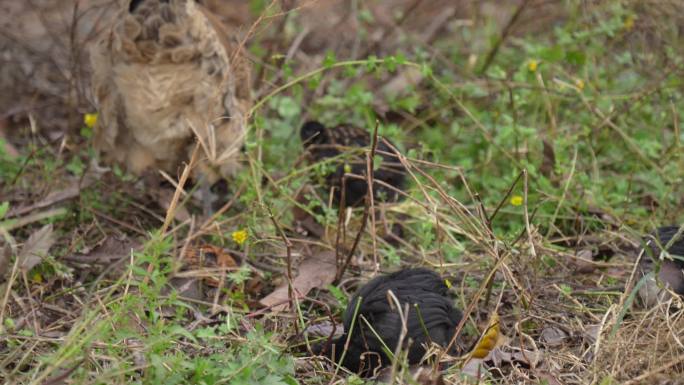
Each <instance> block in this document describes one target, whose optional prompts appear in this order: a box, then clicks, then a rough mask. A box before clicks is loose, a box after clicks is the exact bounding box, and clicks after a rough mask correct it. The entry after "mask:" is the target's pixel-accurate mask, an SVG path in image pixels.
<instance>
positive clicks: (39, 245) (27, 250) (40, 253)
mask: <svg viewBox="0 0 684 385" xmlns="http://www.w3.org/2000/svg"><path fill="white" fill-rule="evenodd" d="M54 243H55V237H54V234H53V230H52V224H49V225H45V226H43V227H42V228H41V229H40V230H38V231H36V232H35V233H33V234H31V236H30V237H29V238H28V239H27V240H26V242H25V243H24V247H23V248H22V249H21V252H19V255H18V256H17V258H18V260H19V267H20V268H21V269H22V270H23V271H24V272H27V271H29V270H31V269H33V268H34V267H35V266H36V265H37V264H39V263H40V262H42V261H43V259H44V258H45V256H46V255H47V253H48V251H49V250H50V247H52V244H54Z"/></svg>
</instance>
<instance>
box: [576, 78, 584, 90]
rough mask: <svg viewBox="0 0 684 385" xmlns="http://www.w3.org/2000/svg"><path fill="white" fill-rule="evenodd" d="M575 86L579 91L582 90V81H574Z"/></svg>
mask: <svg viewBox="0 0 684 385" xmlns="http://www.w3.org/2000/svg"><path fill="white" fill-rule="evenodd" d="M575 86H576V87H577V88H579V90H580V91H582V90H583V89H584V80H582V79H576V80H575Z"/></svg>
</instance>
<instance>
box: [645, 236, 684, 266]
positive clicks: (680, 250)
mask: <svg viewBox="0 0 684 385" xmlns="http://www.w3.org/2000/svg"><path fill="white" fill-rule="evenodd" d="M678 232H679V226H663V227H659V228H657V229H656V230H655V231H654V232H653V233H652V234H651V235H649V236H648V237H647V240H649V241H650V242H649V245H650V246H651V249H652V251H653V253H654V256H655V257H657V256H658V255H659V254H660V251H661V247H666V246H667V244H668V243H670V241H671V240H672V238H674V236H675V235H677V233H678ZM667 252H668V253H670V254H672V255H676V256H679V257H684V231H682V233H681V234H680V235H679V237H678V238H677V239H675V240H674V242H672V245H670V247H668V248H667ZM673 260H674V261H676V263H677V264H678V265H679V266H681V267H682V268H684V261H682V260H681V259H676V258H675V259H673Z"/></svg>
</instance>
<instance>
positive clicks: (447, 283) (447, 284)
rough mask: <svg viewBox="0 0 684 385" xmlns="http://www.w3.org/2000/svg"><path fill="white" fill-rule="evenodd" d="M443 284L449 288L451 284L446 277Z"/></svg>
mask: <svg viewBox="0 0 684 385" xmlns="http://www.w3.org/2000/svg"><path fill="white" fill-rule="evenodd" d="M444 284H445V285H446V287H447V289H451V286H452V284H451V281H449V280H448V279H445V280H444Z"/></svg>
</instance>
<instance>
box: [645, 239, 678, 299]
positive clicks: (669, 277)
mask: <svg viewBox="0 0 684 385" xmlns="http://www.w3.org/2000/svg"><path fill="white" fill-rule="evenodd" d="M678 232H679V226H663V227H659V228H657V229H656V230H655V231H653V232H652V233H651V234H650V235H648V236H647V237H646V240H647V245H648V247H649V248H650V252H651V253H647V255H644V256H643V257H642V258H641V263H640V270H641V271H642V272H643V273H644V274H645V273H647V272H649V271H652V270H653V268H654V267H653V260H654V259H656V260H657V259H659V256H660V254H661V252H662V249H663V248H666V247H667V246H668V244H669V243H670V242H672V244H671V245H670V246H669V247H667V252H668V254H670V257H671V258H666V259H662V260H661V264H660V270H659V271H658V278H659V280H660V281H661V282H662V283H663V284H664V285H665V286H668V287H669V288H670V289H672V291H674V292H675V293H677V294H679V295H684V231H682V233H681V234H680V235H679V236H678V237H677V238H675V236H676V235H677V233H678ZM673 238H675V239H674V240H673ZM648 254H651V255H648Z"/></svg>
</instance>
